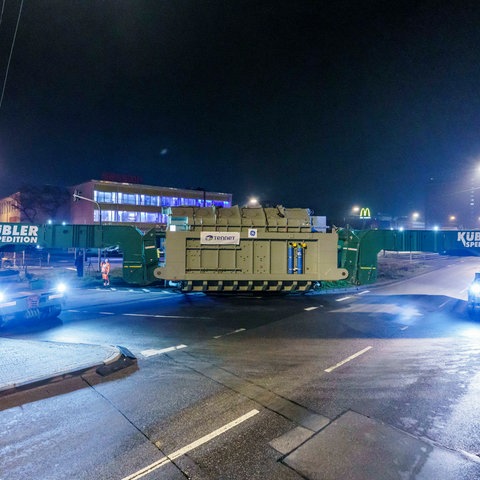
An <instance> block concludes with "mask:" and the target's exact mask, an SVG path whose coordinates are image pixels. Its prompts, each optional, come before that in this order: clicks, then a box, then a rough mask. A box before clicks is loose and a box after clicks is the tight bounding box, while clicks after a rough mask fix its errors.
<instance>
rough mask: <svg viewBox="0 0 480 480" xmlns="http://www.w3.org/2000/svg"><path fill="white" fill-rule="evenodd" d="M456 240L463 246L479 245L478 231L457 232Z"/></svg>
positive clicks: (479, 234)
mask: <svg viewBox="0 0 480 480" xmlns="http://www.w3.org/2000/svg"><path fill="white" fill-rule="evenodd" d="M457 242H462V245H463V246H464V247H465V248H472V247H480V232H479V231H475V232H457Z"/></svg>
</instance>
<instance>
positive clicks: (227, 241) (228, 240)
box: [200, 232, 240, 245]
mask: <svg viewBox="0 0 480 480" xmlns="http://www.w3.org/2000/svg"><path fill="white" fill-rule="evenodd" d="M239 243H240V232H200V244H201V245H238V244H239Z"/></svg>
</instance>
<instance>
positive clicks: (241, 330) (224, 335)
mask: <svg viewBox="0 0 480 480" xmlns="http://www.w3.org/2000/svg"><path fill="white" fill-rule="evenodd" d="M245 330H246V329H245V328H237V330H234V331H233V332H228V333H224V334H223V335H215V336H214V337H213V338H215V339H217V338H222V337H227V336H228V335H234V334H235V333H240V332H244V331H245Z"/></svg>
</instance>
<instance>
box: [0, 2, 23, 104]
mask: <svg viewBox="0 0 480 480" xmlns="http://www.w3.org/2000/svg"><path fill="white" fill-rule="evenodd" d="M4 7H5V0H4V1H3V4H2V13H1V17H0V23H1V19H2V18H3V10H4ZM22 9H23V0H21V2H20V8H19V10H18V16H17V23H16V25H15V32H14V34H13V39H12V45H11V47H10V54H9V55H8V62H7V69H6V71H5V78H4V79H3V87H2V95H1V96H0V110H1V108H2V104H3V97H4V96H5V88H6V86H7V79H8V72H9V70H10V62H11V61H12V56H13V47H14V46H15V40H16V38H17V31H18V25H19V24H20V17H21V16H22Z"/></svg>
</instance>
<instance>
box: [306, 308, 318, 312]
mask: <svg viewBox="0 0 480 480" xmlns="http://www.w3.org/2000/svg"><path fill="white" fill-rule="evenodd" d="M317 308H318V307H306V308H305V309H304V310H305V311H307V312H310V311H311V310H316V309H317Z"/></svg>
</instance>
